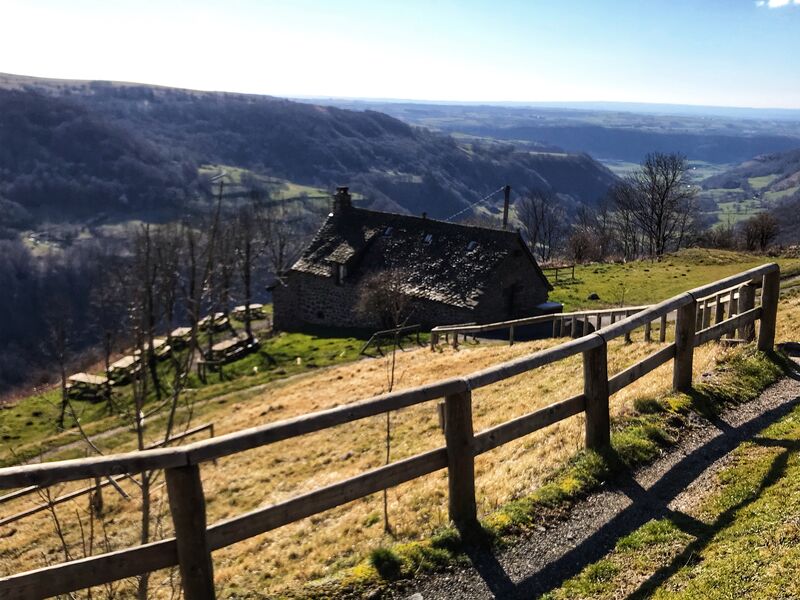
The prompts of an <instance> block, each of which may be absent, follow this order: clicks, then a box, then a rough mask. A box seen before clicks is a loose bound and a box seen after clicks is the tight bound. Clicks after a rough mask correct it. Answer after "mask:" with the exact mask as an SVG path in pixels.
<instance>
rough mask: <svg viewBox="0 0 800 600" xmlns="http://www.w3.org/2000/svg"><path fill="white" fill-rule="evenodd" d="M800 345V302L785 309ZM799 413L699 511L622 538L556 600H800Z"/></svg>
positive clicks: (745, 458)
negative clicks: (799, 330)
mask: <svg viewBox="0 0 800 600" xmlns="http://www.w3.org/2000/svg"><path fill="white" fill-rule="evenodd" d="M781 309H782V311H781V313H780V323H779V336H778V337H779V339H782V340H784V341H789V340H794V339H796V335H795V333H796V331H797V326H798V324H799V323H800V297H798V296H797V295H795V296H793V297H791V298H789V299H787V300H785V301H784V302H783V303H782V306H781ZM798 450H800V407H798V408H795V409H794V410H793V411H792V412H791V413H790V414H789V415H787V416H786V417H783V418H782V419H780V420H779V421H778V422H776V423H775V424H773V425H771V426H769V427H767V428H766V429H765V430H764V431H762V432H761V433H760V434H759V435H758V436H756V437H755V438H754V439H753V440H752V441H749V442H746V443H744V444H742V445H741V446H740V447H739V448H738V449H737V450H736V451H735V452H734V460H733V462H732V463H731V465H730V466H728V467H726V468H725V469H723V470H722V471H721V472H720V473H719V474H718V476H717V481H716V485H715V487H714V488H713V489H712V490H711V491H710V492H709V493H707V494H706V495H705V496H704V498H702V500H701V501H700V502H699V505H698V506H696V507H694V508H693V509H690V511H689V515H688V518H686V517H682V516H681V515H680V513H675V514H674V515H672V516H671V517H668V518H663V519H654V520H652V521H650V522H648V523H647V524H645V525H643V526H642V527H640V528H639V529H638V530H637V531H635V532H633V533H631V534H630V535H627V536H625V537H622V538H620V539H619V540H618V541H617V544H616V548H615V549H614V550H613V551H612V552H611V553H610V554H609V555H607V556H606V557H605V558H603V559H601V560H599V561H598V562H596V563H594V564H592V565H589V566H588V567H586V568H585V569H584V570H583V571H582V572H581V573H580V574H579V575H578V576H576V577H574V578H573V579H571V580H569V581H567V582H566V583H565V584H564V585H563V586H562V587H561V588H560V589H558V590H556V591H554V592H553V593H551V594H549V595H548V598H549V600H557V599H567V598H592V599H606V598H620V597H629V598H644V597H654V598H759V599H764V600H766V599H770V598H795V597H797V596H798V595H800V583H798V582H800V551H799V550H798V545H797V542H798V540H800V527H798V522H800V454H798Z"/></svg>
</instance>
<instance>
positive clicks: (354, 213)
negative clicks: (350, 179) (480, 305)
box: [291, 207, 552, 308]
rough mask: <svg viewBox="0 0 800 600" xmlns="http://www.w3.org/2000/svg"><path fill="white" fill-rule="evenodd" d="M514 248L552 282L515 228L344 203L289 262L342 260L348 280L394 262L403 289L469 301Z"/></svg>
mask: <svg viewBox="0 0 800 600" xmlns="http://www.w3.org/2000/svg"><path fill="white" fill-rule="evenodd" d="M426 240H427V241H426ZM519 253H522V254H523V255H525V256H527V257H528V259H529V260H530V263H531V271H530V276H531V277H538V278H539V279H540V280H541V285H543V286H545V287H546V288H547V289H548V290H551V289H552V287H551V286H550V284H549V282H548V281H547V278H546V277H545V276H544V274H543V273H542V271H541V269H540V268H539V265H538V264H536V260H535V259H534V258H533V255H531V253H530V251H529V250H528V248H527V246H526V245H525V243H524V242H523V240H522V238H521V237H520V235H519V234H518V233H516V232H512V231H503V230H498V229H489V228H486V227H476V226H470V225H459V224H455V223H447V222H444V221H436V220H433V219H427V218H422V217H413V216H409V215H398V214H392V213H385V212H377V211H371V210H365V209H361V208H353V207H350V208H347V209H344V210H341V211H337V212H336V213H331V214H330V215H328V218H327V219H326V221H325V222H324V223H323V225H322V227H321V228H320V230H319V232H317V235H316V236H315V237H314V239H313V240H312V241H311V243H310V244H309V246H308V248H306V250H305V252H303V255H302V256H301V257H300V259H299V260H298V261H297V262H296V263H295V264H294V266H293V267H292V269H291V270H292V271H299V272H304V273H310V274H313V275H318V276H320V277H336V274H337V269H338V265H344V266H345V267H346V270H347V275H346V280H348V281H354V280H357V279H358V278H359V277H361V276H363V275H364V274H366V273H370V272H375V271H379V270H383V269H386V268H399V269H402V270H403V271H404V272H405V274H406V275H407V283H406V286H405V287H404V290H403V291H404V292H405V293H407V294H409V295H411V296H413V297H418V298H426V299H428V300H433V301H437V302H443V303H446V304H449V305H453V306H458V307H466V308H471V307H474V306H475V305H476V304H477V302H478V299H479V297H480V296H481V294H483V292H484V291H485V290H486V289H487V287H488V286H489V285H490V284H491V283H492V281H493V280H492V274H493V272H494V270H495V268H496V267H497V266H498V265H499V264H500V263H501V262H502V261H503V259H505V258H506V257H507V256H509V255H511V254H515V255H517V256H519V255H520V254H519Z"/></svg>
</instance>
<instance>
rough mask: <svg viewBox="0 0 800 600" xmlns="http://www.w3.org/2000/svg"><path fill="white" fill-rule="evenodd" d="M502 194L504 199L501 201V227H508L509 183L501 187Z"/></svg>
mask: <svg viewBox="0 0 800 600" xmlns="http://www.w3.org/2000/svg"><path fill="white" fill-rule="evenodd" d="M503 195H504V196H505V200H504V201H503V229H508V203H509V200H510V199H511V186H510V185H506V186H505V187H503Z"/></svg>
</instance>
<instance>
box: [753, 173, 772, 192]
mask: <svg viewBox="0 0 800 600" xmlns="http://www.w3.org/2000/svg"><path fill="white" fill-rule="evenodd" d="M778 177H780V175H778V174H776V173H773V174H772V175H762V176H761V177H750V178H748V180H747V183H749V184H750V187H751V188H753V189H754V190H761V189H763V188H765V187H767V186H768V185H770V184H771V183H772V182H774V181H775V180H776V179H778Z"/></svg>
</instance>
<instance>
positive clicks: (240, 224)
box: [235, 195, 265, 340]
mask: <svg viewBox="0 0 800 600" xmlns="http://www.w3.org/2000/svg"><path fill="white" fill-rule="evenodd" d="M261 218H262V214H261V210H260V208H259V205H258V196H255V195H254V196H253V202H251V203H250V204H248V205H245V206H242V207H241V208H240V209H239V211H238V213H237V215H236V243H235V253H236V264H237V266H238V269H239V274H240V276H241V280H242V281H241V283H242V292H243V296H244V297H243V304H244V329H245V334H246V335H247V339H248V340H252V339H253V326H252V315H251V314H250V305H251V304H252V303H253V274H254V272H255V270H256V262H257V261H258V259H259V258H260V257H261V255H262V254H263V253H264V250H265V245H264V240H263V238H262V237H261V233H262V232H263V231H264V228H262V226H261V222H260V221H261Z"/></svg>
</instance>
